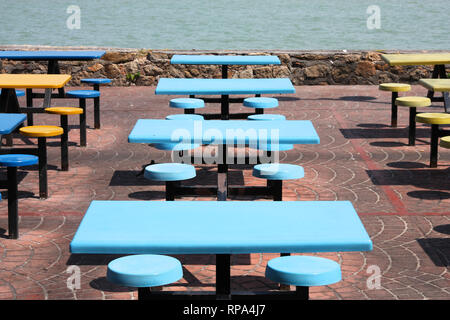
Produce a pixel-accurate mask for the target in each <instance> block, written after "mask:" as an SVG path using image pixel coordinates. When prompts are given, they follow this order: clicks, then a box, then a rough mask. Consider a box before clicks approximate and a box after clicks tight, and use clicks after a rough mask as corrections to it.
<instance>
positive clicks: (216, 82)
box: [155, 78, 295, 95]
mask: <svg viewBox="0 0 450 320" xmlns="http://www.w3.org/2000/svg"><path fill="white" fill-rule="evenodd" d="M155 93H156V94H169V95H170V94H173V95H191V94H195V95H198V94H204V95H216V94H217V95H219V94H220V95H230V94H274V93H295V88H294V86H293V85H292V82H291V80H290V79H288V78H275V79H177V78H161V79H159V81H158V85H157V86H156V90H155Z"/></svg>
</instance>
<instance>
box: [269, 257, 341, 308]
mask: <svg viewBox="0 0 450 320" xmlns="http://www.w3.org/2000/svg"><path fill="white" fill-rule="evenodd" d="M266 277H267V278H268V279H270V280H272V281H274V282H277V283H281V284H285V285H294V286H296V291H297V293H298V294H299V295H300V296H301V297H302V298H304V299H306V300H307V299H309V287H313V286H325V285H330V284H333V283H336V282H339V281H341V279H342V275H341V267H340V265H339V264H338V263H337V262H335V261H333V260H330V259H325V258H320V257H312V256H288V257H279V258H275V259H272V260H270V261H269V262H268V263H267V267H266Z"/></svg>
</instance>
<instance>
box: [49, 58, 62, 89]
mask: <svg viewBox="0 0 450 320" xmlns="http://www.w3.org/2000/svg"><path fill="white" fill-rule="evenodd" d="M47 73H48V74H61V71H60V70H59V63H58V60H48V69H47ZM58 94H59V96H60V97H61V98H63V97H64V95H65V93H64V87H62V88H59V89H58Z"/></svg>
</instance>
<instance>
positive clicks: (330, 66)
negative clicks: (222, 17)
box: [0, 45, 442, 86]
mask: <svg viewBox="0 0 450 320" xmlns="http://www.w3.org/2000/svg"><path fill="white" fill-rule="evenodd" d="M77 49H78V50H92V49H102V50H106V51H107V53H106V54H105V56H104V57H103V58H102V59H99V60H95V61H89V62H82V61H80V62H60V67H61V72H63V73H70V74H71V75H72V77H73V79H72V81H71V82H70V85H80V79H81V78H88V77H108V78H110V79H112V80H113V82H112V85H115V86H130V85H140V86H154V85H156V84H157V82H158V79H159V78H161V77H167V78H220V77H221V69H220V66H208V65H171V64H170V58H171V57H172V55H173V54H230V55H237V54H243V55H256V54H267V55H277V56H278V57H279V58H280V60H281V62H282V64H281V65H277V66H231V67H230V68H229V75H228V76H229V77H230V78H280V77H287V78H290V79H291V80H292V82H293V84H294V85H358V84H374V85H377V84H379V83H383V82H405V83H411V84H415V83H416V82H417V81H418V80H419V79H420V78H427V77H431V72H432V67H431V66H396V67H390V66H389V65H387V64H386V63H385V62H383V61H382V60H381V58H380V56H381V54H382V53H413V52H422V53H424V52H442V51H398V50H384V51H345V50H340V51H339V50H323V51H317V50H316V51H304V50H268V51H261V50H241V51H234V50H229V51H228V50H217V51H210V50H199V51H196V50H188V51H186V50H151V49H131V48H104V47H50V46H31V45H20V46H19V45H8V46H0V50H77ZM46 70H47V66H46V65H45V63H41V62H25V61H5V60H3V61H0V72H3V73H45V72H46Z"/></svg>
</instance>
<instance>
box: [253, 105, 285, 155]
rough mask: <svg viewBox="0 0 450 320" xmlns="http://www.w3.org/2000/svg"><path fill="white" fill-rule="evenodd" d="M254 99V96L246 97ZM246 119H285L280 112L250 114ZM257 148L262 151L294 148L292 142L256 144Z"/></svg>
mask: <svg viewBox="0 0 450 320" xmlns="http://www.w3.org/2000/svg"><path fill="white" fill-rule="evenodd" d="M248 99H256V98H248ZM275 100H276V99H275ZM247 119H248V120H253V121H274V120H286V117H285V116H283V115H281V114H252V115H250V116H248V117H247ZM256 148H257V149H259V150H264V151H288V150H292V149H294V145H292V144H274V145H272V144H270V143H269V144H258V146H257V147H256Z"/></svg>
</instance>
